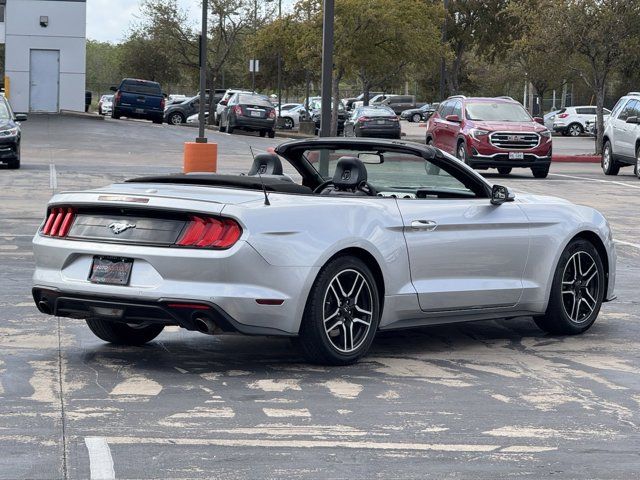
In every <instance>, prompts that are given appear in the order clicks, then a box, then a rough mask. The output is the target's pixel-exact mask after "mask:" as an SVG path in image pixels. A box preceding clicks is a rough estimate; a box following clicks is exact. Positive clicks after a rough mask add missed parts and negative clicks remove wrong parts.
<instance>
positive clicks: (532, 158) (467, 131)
mask: <svg viewBox="0 0 640 480" xmlns="http://www.w3.org/2000/svg"><path fill="white" fill-rule="evenodd" d="M542 121H543V120H542V118H536V119H533V118H531V116H530V115H529V113H528V112H527V111H526V110H525V109H524V107H523V106H522V105H521V104H520V103H518V102H516V101H515V100H513V99H510V98H508V97H499V98H482V97H470V98H467V97H465V96H463V95H458V96H454V97H450V98H448V99H447V100H446V101H444V102H442V103H441V104H440V107H439V108H438V110H437V111H436V112H435V113H434V114H433V115H432V116H431V118H430V119H429V121H428V122H427V134H426V142H427V144H430V145H434V146H435V147H438V148H439V149H441V150H444V151H445V152H447V153H451V154H453V155H456V156H457V157H458V158H459V159H460V160H461V161H462V162H464V163H466V164H467V165H469V166H471V167H473V168H478V169H487V168H497V169H498V172H499V173H500V174H501V175H508V174H509V173H511V170H512V169H513V168H531V171H532V172H533V176H534V177H536V178H545V177H546V176H547V175H548V174H549V166H550V164H551V132H550V131H549V130H547V129H546V128H545V127H544V125H540V123H542Z"/></svg>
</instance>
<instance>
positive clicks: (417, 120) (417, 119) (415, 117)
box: [411, 113, 422, 123]
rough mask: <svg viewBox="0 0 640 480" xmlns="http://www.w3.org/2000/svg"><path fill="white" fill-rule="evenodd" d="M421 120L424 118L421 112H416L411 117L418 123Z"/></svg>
mask: <svg viewBox="0 0 640 480" xmlns="http://www.w3.org/2000/svg"><path fill="white" fill-rule="evenodd" d="M420 120H422V116H421V115H420V114H419V113H414V114H413V116H412V117H411V121H412V122H415V123H418V122H419V121H420Z"/></svg>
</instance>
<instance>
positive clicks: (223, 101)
mask: <svg viewBox="0 0 640 480" xmlns="http://www.w3.org/2000/svg"><path fill="white" fill-rule="evenodd" d="M219 103H220V105H226V104H227V103H229V101H228V100H220V102H219Z"/></svg>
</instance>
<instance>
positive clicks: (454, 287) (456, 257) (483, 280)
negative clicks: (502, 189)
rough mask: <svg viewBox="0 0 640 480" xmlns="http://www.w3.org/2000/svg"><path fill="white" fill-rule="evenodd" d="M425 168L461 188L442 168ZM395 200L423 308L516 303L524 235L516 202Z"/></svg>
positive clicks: (524, 252)
mask: <svg viewBox="0 0 640 480" xmlns="http://www.w3.org/2000/svg"><path fill="white" fill-rule="evenodd" d="M427 171H438V172H439V173H438V174H437V175H436V176H437V177H440V178H438V179H437V180H438V181H440V182H442V181H445V182H447V183H449V184H452V186H453V188H461V189H465V187H464V185H462V183H460V182H459V181H458V180H456V179H455V178H453V177H452V176H451V175H449V174H448V173H447V172H445V171H444V170H443V169H427ZM434 180H436V179H434ZM456 182H457V183H458V184H459V185H457V186H456ZM397 203H398V207H399V209H400V213H401V216H402V220H403V224H404V236H405V240H406V243H407V249H408V254H409V262H410V272H411V279H412V282H413V285H414V287H415V289H416V291H417V293H418V299H419V302H420V308H421V309H422V310H423V311H425V312H440V311H451V310H453V311H456V310H476V309H483V308H485V309H486V308H506V307H514V306H515V305H517V304H518V302H519V300H520V297H521V295H522V291H523V282H522V276H523V273H524V270H525V267H526V262H527V257H528V253H529V242H530V234H529V225H528V221H527V218H526V216H525V215H524V213H523V212H522V210H521V209H520V208H519V207H518V204H517V202H506V203H503V204H502V205H497V206H496V205H492V204H491V203H490V200H489V199H488V198H470V199H438V198H436V197H429V198H423V199H421V198H416V199H413V198H412V199H406V198H398V199H397Z"/></svg>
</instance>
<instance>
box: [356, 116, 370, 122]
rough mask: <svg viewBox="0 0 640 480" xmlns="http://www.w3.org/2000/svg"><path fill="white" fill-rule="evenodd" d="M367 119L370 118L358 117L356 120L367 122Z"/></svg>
mask: <svg viewBox="0 0 640 480" xmlns="http://www.w3.org/2000/svg"><path fill="white" fill-rule="evenodd" d="M369 120H371V119H370V118H369V117H360V118H358V122H368V121H369Z"/></svg>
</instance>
